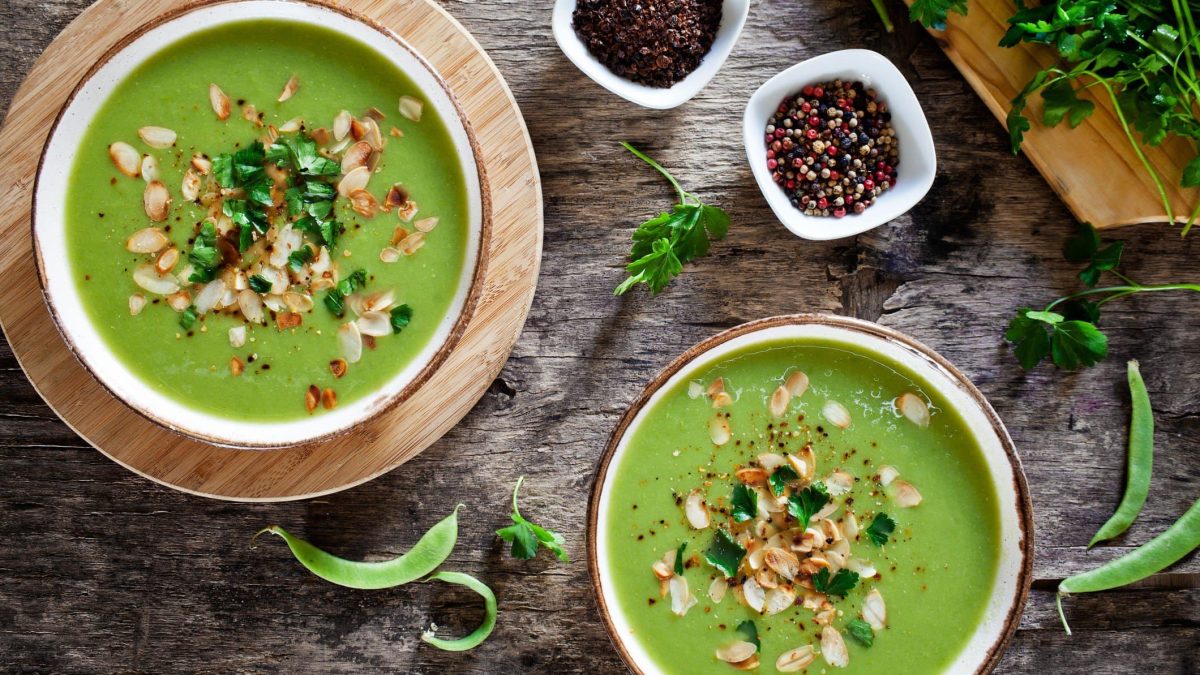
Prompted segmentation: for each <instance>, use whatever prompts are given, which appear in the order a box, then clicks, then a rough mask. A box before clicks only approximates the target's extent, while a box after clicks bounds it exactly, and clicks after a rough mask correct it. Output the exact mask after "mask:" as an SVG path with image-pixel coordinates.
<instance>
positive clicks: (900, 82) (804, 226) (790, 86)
mask: <svg viewBox="0 0 1200 675" xmlns="http://www.w3.org/2000/svg"><path fill="white" fill-rule="evenodd" d="M839 77H840V78H842V79H847V78H854V79H857V80H861V81H863V82H864V83H866V84H868V85H869V86H876V88H877V90H878V92H879V95H880V98H882V99H883V100H884V101H886V102H887V104H888V106H889V108H891V111H892V127H893V128H894V129H895V130H896V134H897V136H898V138H899V139H900V142H901V143H900V144H901V157H900V162H901V163H900V165H899V166H900V167H903V168H901V171H900V174H899V177H898V179H897V187H894V188H892V189H891V190H888V191H887V192H885V193H883V194H882V195H880V196H879V197H878V198H876V200H875V203H874V204H872V205H871V206H870V207H869V208H867V209H866V210H864V211H863V212H862V213H851V214H847V215H846V216H844V217H842V218H832V217H824V216H806V215H804V213H803V212H801V211H800V210H799V209H797V208H796V207H794V206H792V204H791V202H789V201H788V199H787V197H786V196H785V195H784V193H783V190H781V189H780V188H779V186H778V185H776V184H775V182H774V181H773V180H771V173H770V170H769V169H767V150H766V147H765V146H764V144H763V134H764V129H765V128H766V125H767V120H768V119H769V118H770V116H771V111H773V110H774V109H775V108H776V107H777V106H778V105H779V102H780V101H782V100H783V99H784V97H786V96H789V95H792V94H795V93H796V92H798V91H800V89H801V88H802V87H804V86H805V85H808V84H812V83H814V82H818V81H823V80H828V79H836V78H839ZM885 80H886V82H885ZM742 130H743V131H742V134H743V138H744V141H745V146H746V159H747V161H748V162H749V163H750V170H751V172H752V173H753V174H754V180H755V182H757V183H758V188H759V190H760V191H761V192H762V195H763V198H764V199H766V200H767V204H768V205H770V207H771V210H772V211H773V212H774V213H775V217H776V218H778V219H779V222H781V223H783V226H784V227H786V228H787V229H788V230H790V231H791V232H792V234H795V235H796V236H798V237H800V238H802V239H809V240H813V241H828V240H831V239H841V238H844V237H852V236H854V235H856V234H862V233H863V232H866V231H867V230H870V229H873V228H876V227H879V226H880V225H883V224H885V223H888V222H890V221H892V220H895V219H896V218H899V217H900V216H902V215H904V214H905V213H907V212H908V211H909V210H910V209H912V207H914V206H916V205H917V203H918V202H920V201H921V199H922V198H924V197H925V195H926V194H927V193H928V192H929V189H930V188H931V187H933V181H934V178H935V177H936V176H937V151H936V149H935V147H934V144H933V134H932V132H931V131H930V130H929V121H928V120H927V119H926V118H925V112H924V110H922V108H921V103H920V101H919V100H918V99H917V95H916V93H914V92H913V89H912V85H910V84H909V82H908V80H907V79H906V78H905V77H904V74H903V73H901V72H900V70H899V69H898V68H897V67H896V65H895V64H894V63H892V61H891V60H890V59H888V58H887V57H886V56H884V55H883V54H880V53H879V52H875V51H871V50H870V49H843V50H840V51H835V52H828V53H825V54H821V55H820V56H814V57H813V58H811V59H807V60H805V61H801V62H800V63H797V64H795V65H793V66H791V67H789V68H787V69H785V70H783V71H781V72H779V73H778V74H776V75H775V76H773V77H771V78H770V79H768V80H767V81H766V82H764V83H763V84H762V85H761V86H759V87H758V89H756V90H755V92H754V93H753V94H752V95H751V96H750V99H749V100H748V101H747V102H746V111H745V114H744V115H743V118H742ZM910 158H911V159H910ZM906 159H907V160H908V164H905V163H904V162H905V160H906ZM907 167H915V168H917V169H918V170H917V171H916V172H915V173H911V172H910V173H905V171H906V169H907ZM909 186H911V187H909Z"/></svg>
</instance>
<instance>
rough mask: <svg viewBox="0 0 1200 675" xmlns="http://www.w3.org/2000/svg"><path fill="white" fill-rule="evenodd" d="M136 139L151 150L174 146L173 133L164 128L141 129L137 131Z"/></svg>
mask: <svg viewBox="0 0 1200 675" xmlns="http://www.w3.org/2000/svg"><path fill="white" fill-rule="evenodd" d="M138 137H139V138H141V139H142V142H143V143H145V144H146V145H148V146H150V147H152V148H158V149H160V150H162V149H164V148H169V147H171V146H172V145H175V138H176V136H175V132H174V131H171V130H170V129H167V128H166V127H142V128H141V129H138Z"/></svg>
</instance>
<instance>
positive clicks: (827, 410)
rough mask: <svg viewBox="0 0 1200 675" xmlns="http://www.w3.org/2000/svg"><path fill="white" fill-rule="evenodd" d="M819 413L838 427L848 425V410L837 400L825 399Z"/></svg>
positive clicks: (843, 427) (841, 427) (842, 427)
mask: <svg viewBox="0 0 1200 675" xmlns="http://www.w3.org/2000/svg"><path fill="white" fill-rule="evenodd" d="M821 415H823V416H824V417H825V419H827V420H829V423H830V424H832V425H833V426H835V427H837V428H839V429H845V428H847V427H849V426H850V411H849V410H846V406H844V405H842V404H841V403H838V402H837V401H826V402H825V406H824V407H822V408H821Z"/></svg>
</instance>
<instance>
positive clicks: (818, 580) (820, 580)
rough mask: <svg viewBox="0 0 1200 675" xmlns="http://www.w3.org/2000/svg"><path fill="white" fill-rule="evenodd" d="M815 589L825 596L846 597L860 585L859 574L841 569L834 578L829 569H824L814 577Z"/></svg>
mask: <svg viewBox="0 0 1200 675" xmlns="http://www.w3.org/2000/svg"><path fill="white" fill-rule="evenodd" d="M812 582H813V588H814V589H816V591H817V592H818V593H824V594H825V595H846V594H847V593H849V592H850V590H851V589H852V588H854V586H855V585H856V584H857V583H858V573H857V572H851V571H850V570H848V569H845V568H843V569H840V570H838V571H837V574H834V575H833V576H832V577H831V576H830V575H829V568H828V567H823V568H821V569H820V570H818V571H817V573H816V574H814V575H813V577H812Z"/></svg>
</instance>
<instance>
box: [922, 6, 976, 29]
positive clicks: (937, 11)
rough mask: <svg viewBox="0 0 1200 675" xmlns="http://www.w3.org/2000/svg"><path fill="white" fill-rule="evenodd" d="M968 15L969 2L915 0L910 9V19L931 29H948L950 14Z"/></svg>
mask: <svg viewBox="0 0 1200 675" xmlns="http://www.w3.org/2000/svg"><path fill="white" fill-rule="evenodd" d="M952 11H954V12H958V13H959V14H966V13H967V0H914V2H913V4H912V5H910V6H909V8H908V18H909V19H910V20H912V21H917V22H919V23H921V24H922V25H924V26H928V27H929V28H935V29H937V30H942V29H944V28H945V27H946V19H947V15H948V14H949V13H950V12H952Z"/></svg>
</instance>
